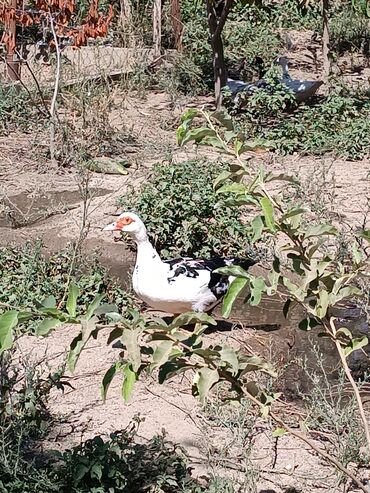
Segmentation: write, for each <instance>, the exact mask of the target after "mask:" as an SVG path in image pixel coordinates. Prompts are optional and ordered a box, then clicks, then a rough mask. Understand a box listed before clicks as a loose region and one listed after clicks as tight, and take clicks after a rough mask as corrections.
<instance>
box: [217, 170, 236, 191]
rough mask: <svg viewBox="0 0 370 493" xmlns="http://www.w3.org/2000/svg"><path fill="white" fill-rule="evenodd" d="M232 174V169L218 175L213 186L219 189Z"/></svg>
mask: <svg viewBox="0 0 370 493" xmlns="http://www.w3.org/2000/svg"><path fill="white" fill-rule="evenodd" d="M231 176H232V173H231V172H230V171H223V172H222V173H220V174H219V175H218V177H217V178H216V179H215V181H214V183H213V188H214V189H215V190H217V189H218V188H219V187H220V186H221V185H222V184H223V183H225V181H227V180H228V179H229V178H230V177H231Z"/></svg>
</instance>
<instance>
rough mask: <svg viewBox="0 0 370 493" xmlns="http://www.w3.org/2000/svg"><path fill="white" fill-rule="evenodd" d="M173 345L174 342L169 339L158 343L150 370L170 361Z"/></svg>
mask: <svg viewBox="0 0 370 493" xmlns="http://www.w3.org/2000/svg"><path fill="white" fill-rule="evenodd" d="M173 345H174V343H173V342H172V341H168V340H167V341H162V342H161V343H160V344H158V346H157V347H156V348H155V350H154V353H153V363H152V364H151V365H150V371H153V370H154V369H155V368H158V367H159V366H162V365H163V364H164V363H166V362H167V361H168V358H169V355H170V353H171V351H172V348H173Z"/></svg>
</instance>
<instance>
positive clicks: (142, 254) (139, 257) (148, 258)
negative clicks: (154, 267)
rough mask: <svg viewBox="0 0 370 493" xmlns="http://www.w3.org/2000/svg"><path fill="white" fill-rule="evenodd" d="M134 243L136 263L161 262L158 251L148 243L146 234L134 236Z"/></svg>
mask: <svg viewBox="0 0 370 493" xmlns="http://www.w3.org/2000/svg"><path fill="white" fill-rule="evenodd" d="M135 243H136V245H137V253H136V265H138V264H140V265H142V264H154V263H155V264H161V263H162V260H161V258H160V256H159V254H158V252H157V251H156V249H155V248H154V247H153V245H152V244H151V243H150V241H149V239H148V236H147V235H146V234H145V235H141V236H140V237H136V238H135Z"/></svg>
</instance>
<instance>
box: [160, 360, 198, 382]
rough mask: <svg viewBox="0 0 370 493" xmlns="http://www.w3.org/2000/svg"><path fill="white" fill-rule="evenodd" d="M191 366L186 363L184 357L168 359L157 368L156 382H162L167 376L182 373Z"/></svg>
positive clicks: (170, 376)
mask: <svg viewBox="0 0 370 493" xmlns="http://www.w3.org/2000/svg"><path fill="white" fill-rule="evenodd" d="M191 367H192V366H191V365H189V364H188V363H187V361H186V360H184V359H177V360H175V361H168V362H167V363H165V364H164V365H162V366H161V367H160V368H159V372H158V382H159V383H160V384H162V383H163V382H165V381H166V380H167V379H168V378H172V377H174V376H175V375H179V374H180V373H184V372H185V371H187V370H188V369H189V368H191Z"/></svg>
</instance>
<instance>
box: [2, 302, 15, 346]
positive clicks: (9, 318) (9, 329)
mask: <svg viewBox="0 0 370 493" xmlns="http://www.w3.org/2000/svg"><path fill="white" fill-rule="evenodd" d="M17 323H18V312H17V311H16V310H10V311H9V312H5V313H3V314H2V315H0V354H1V353H2V352H3V351H6V350H7V349H10V348H11V347H12V345H13V329H14V328H15V327H16V326H17Z"/></svg>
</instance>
